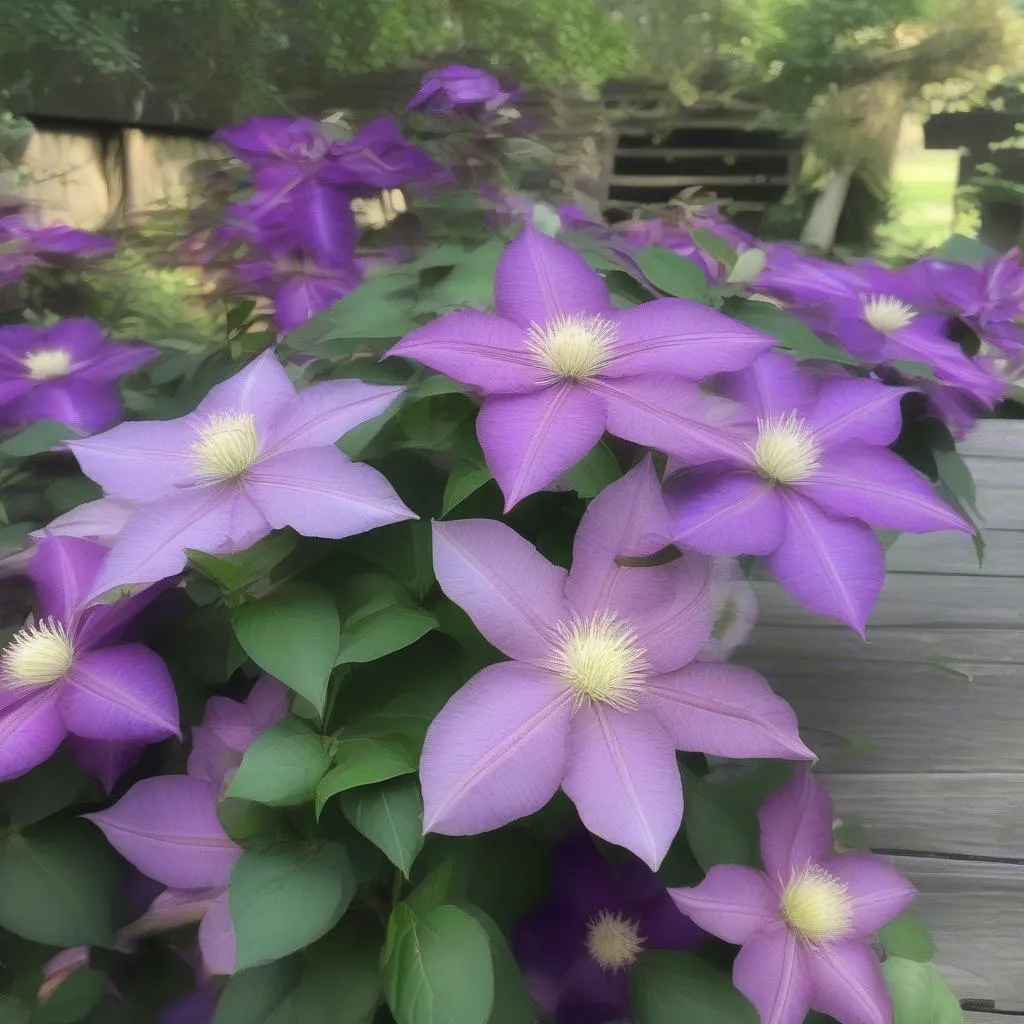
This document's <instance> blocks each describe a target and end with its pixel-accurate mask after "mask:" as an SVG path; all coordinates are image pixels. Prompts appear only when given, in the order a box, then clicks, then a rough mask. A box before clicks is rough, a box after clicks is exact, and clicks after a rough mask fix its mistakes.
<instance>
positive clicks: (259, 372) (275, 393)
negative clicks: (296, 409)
mask: <svg viewBox="0 0 1024 1024" xmlns="http://www.w3.org/2000/svg"><path fill="white" fill-rule="evenodd" d="M294 401H295V385H294V384H293V383H292V382H291V379H290V378H289V377H288V374H287V373H285V372H284V367H283V366H281V364H280V363H279V362H278V360H277V356H276V355H274V352H273V350H272V349H267V350H266V351H265V352H263V353H262V354H260V355H258V356H257V357H256V358H255V359H254V360H253V361H252V362H251V363H249V365H248V366H246V367H245V368H244V369H242V370H239V372H238V373H236V374H235V375H234V376H233V377H229V378H228V379H227V380H226V381H223V382H222V383H220V384H218V385H216V387H213V388H211V389H210V391H209V393H208V394H207V396H206V397H205V398H204V399H203V400H202V401H201V402H200V403H199V405H198V406H196V410H195V412H194V413H192V414H191V416H190V417H189V419H190V420H192V421H193V422H200V423H201V422H202V421H204V420H206V419H208V418H209V417H210V416H214V415H217V414H222V415H229V414H231V413H241V412H248V413H252V415H253V416H254V417H255V418H256V430H257V432H258V434H259V436H260V438H261V439H262V438H265V437H266V436H267V433H268V431H269V430H270V427H271V424H272V423H273V422H274V420H275V418H276V417H277V416H279V415H280V414H281V412H282V410H284V408H285V407H286V406H288V405H289V404H290V403H292V402H294Z"/></svg>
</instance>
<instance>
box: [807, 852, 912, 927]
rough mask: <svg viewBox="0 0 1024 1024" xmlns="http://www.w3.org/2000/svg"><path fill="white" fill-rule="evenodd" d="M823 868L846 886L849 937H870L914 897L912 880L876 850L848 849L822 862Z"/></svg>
mask: <svg viewBox="0 0 1024 1024" xmlns="http://www.w3.org/2000/svg"><path fill="white" fill-rule="evenodd" d="M823 867H824V868H825V870H826V871H827V872H828V873H829V874H830V875H832V876H834V877H835V878H838V879H839V881H841V882H842V883H843V884H844V885H845V886H846V891H847V896H848V897H849V899H850V903H851V906H852V908H853V931H851V932H850V936H849V937H850V938H854V939H869V938H870V937H871V936H872V935H874V934H875V932H877V931H878V929H879V928H881V927H882V925H884V924H888V923H889V922H890V921H891V920H892V919H893V918H894V917H896V915H897V914H901V913H902V912H903V911H904V910H906V909H907V907H908V906H910V904H911V903H913V901H914V898H915V897H916V896H917V889H916V888H915V887H914V885H913V883H911V882H910V881H909V880H908V879H906V878H904V877H903V875H901V874H900V873H899V872H898V871H897V870H896V869H895V868H894V867H893V866H892V865H891V864H890V863H889V862H888V861H887V860H885V858H883V857H879V856H878V855H877V854H875V853H866V852H864V851H862V850H851V851H850V852H849V853H841V854H839V855H838V856H837V857H833V858H831V859H830V860H827V861H825V862H824V864H823Z"/></svg>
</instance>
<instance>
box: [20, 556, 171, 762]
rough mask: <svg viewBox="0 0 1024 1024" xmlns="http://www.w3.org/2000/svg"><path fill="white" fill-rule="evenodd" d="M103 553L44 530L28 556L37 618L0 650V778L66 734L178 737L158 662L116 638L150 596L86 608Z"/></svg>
mask: <svg viewBox="0 0 1024 1024" xmlns="http://www.w3.org/2000/svg"><path fill="white" fill-rule="evenodd" d="M106 553H107V552H106V549H105V548H104V547H102V546H101V545H99V544H93V543H91V542H90V541H85V540H78V539H76V538H71V537H52V538H47V539H46V540H43V541H42V542H41V543H40V544H39V546H38V548H37V549H36V552H35V554H34V556H33V557H32V561H31V562H30V563H29V568H28V571H29V575H30V576H31V578H32V581H33V583H34V584H35V586H36V590H37V592H38V595H39V613H40V615H39V618H38V619H37V620H36V621H35V622H34V623H31V624H28V625H26V626H25V627H24V628H23V629H21V630H19V631H18V632H17V633H15V634H14V636H13V637H12V638H11V639H10V640H9V641H8V643H7V645H6V647H4V648H3V651H2V652H0V780H2V779H11V778H14V777H16V776H18V775H22V774H24V773H25V772H27V771H28V770H29V769H30V768H34V767H35V766H36V765H37V764H41V763H42V762H43V761H45V760H46V759H47V758H48V757H49V756H50V755H51V754H52V753H53V752H54V751H55V750H56V749H57V748H58V747H59V746H60V744H61V741H62V740H63V739H64V737H65V736H66V735H68V734H69V733H70V734H72V735H73V736H77V737H81V738H82V739H85V740H101V741H105V742H108V743H110V742H113V743H125V742H127V743H133V744H146V743H154V742H156V741H158V740H162V739H166V738H167V737H168V736H177V735H180V733H179V731H178V703H177V698H176V696H175V693H174V684H173V683H172V682H171V677H170V675H169V674H168V672H167V667H166V666H165V665H164V663H163V661H162V660H161V659H160V658H159V657H157V655H156V654H154V653H153V652H152V651H151V650H149V649H148V648H146V647H143V646H142V645H141V644H118V643H117V642H116V641H117V635H118V633H119V632H120V631H121V630H122V629H123V627H124V626H125V625H126V624H127V622H128V621H129V620H130V619H131V617H132V616H133V615H134V614H135V613H136V612H137V611H138V610H139V609H140V608H141V606H142V605H143V604H145V603H146V602H148V601H149V600H150V599H151V595H148V594H145V593H144V594H140V595H138V596H136V597H134V598H128V599H123V600H121V601H119V602H118V603H117V604H112V605H99V606H93V607H86V603H85V602H86V597H87V595H88V593H89V590H90V589H91V587H92V585H93V580H94V579H95V577H96V574H97V572H98V571H99V568H100V565H101V563H102V561H103V559H104V557H105V556H106Z"/></svg>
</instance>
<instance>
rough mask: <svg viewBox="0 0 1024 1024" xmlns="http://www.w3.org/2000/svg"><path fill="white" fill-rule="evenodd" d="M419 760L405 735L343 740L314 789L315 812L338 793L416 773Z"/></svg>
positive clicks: (319, 810)
mask: <svg viewBox="0 0 1024 1024" xmlns="http://www.w3.org/2000/svg"><path fill="white" fill-rule="evenodd" d="M418 761H419V758H418V756H417V752H416V750H415V748H414V747H413V745H412V744H411V743H410V742H409V741H408V740H407V739H406V738H405V737H404V736H397V735H395V736H356V737H353V738H352V739H343V740H342V741H341V742H340V743H339V744H338V749H337V751H336V752H335V755H334V763H335V765H336V767H334V768H332V769H331V770H330V771H329V772H328V773H327V774H326V775H325V776H324V777H323V778H322V779H321V780H320V785H319V786H317V788H316V813H317V816H319V815H320V812H321V810H323V806H324V804H325V803H327V801H328V800H329V799H330V798H331V797H332V796H334V795H335V794H337V793H343V792H345V790H347V789H355V788H356V787H357V786H369V785H371V784H372V783H374V782H386V781H387V780H388V779H393V778H396V777H397V776H399V775H408V774H409V773H410V772H414V771H416V765H417V762H418Z"/></svg>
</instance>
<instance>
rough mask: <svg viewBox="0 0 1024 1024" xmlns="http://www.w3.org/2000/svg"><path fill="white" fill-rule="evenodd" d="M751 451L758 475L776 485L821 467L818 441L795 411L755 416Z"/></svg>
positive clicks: (803, 477) (795, 480)
mask: <svg viewBox="0 0 1024 1024" xmlns="http://www.w3.org/2000/svg"><path fill="white" fill-rule="evenodd" d="M751 452H752V453H753V456H754V461H755V462H756V463H757V468H758V470H759V471H760V473H761V475H762V476H763V477H765V478H766V479H768V480H774V481H775V482H776V483H780V484H795V483H798V482H799V481H801V480H806V479H807V478H808V477H809V476H810V475H811V474H812V473H813V472H814V471H815V470H816V469H818V468H819V467H820V466H821V462H820V461H819V459H820V457H821V444H820V443H819V442H818V440H817V438H816V437H815V436H814V431H812V430H811V428H810V427H808V426H807V424H806V423H805V422H804V421H803V420H802V419H801V418H800V417H799V416H798V415H797V414H796V413H795V412H791V413H789V415H788V416H787V415H785V414H783V415H780V416H773V417H771V418H769V419H759V420H758V421H757V441H755V442H754V445H753V447H752V448H751Z"/></svg>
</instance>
